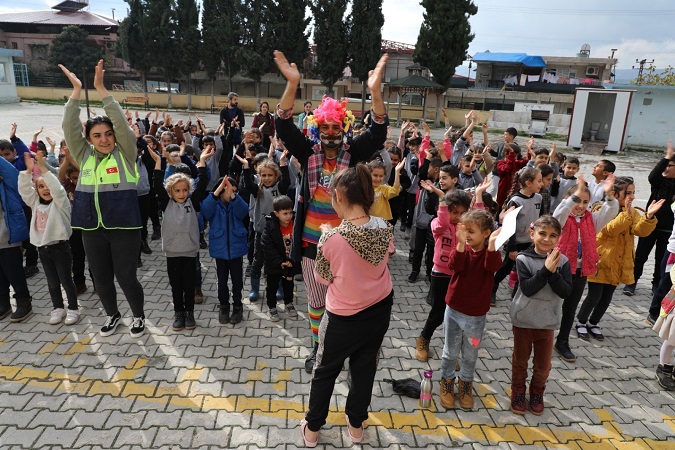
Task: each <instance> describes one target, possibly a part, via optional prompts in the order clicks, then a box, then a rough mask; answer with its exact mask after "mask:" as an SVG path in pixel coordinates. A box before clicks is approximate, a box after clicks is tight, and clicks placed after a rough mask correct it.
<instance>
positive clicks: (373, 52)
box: [349, 0, 384, 117]
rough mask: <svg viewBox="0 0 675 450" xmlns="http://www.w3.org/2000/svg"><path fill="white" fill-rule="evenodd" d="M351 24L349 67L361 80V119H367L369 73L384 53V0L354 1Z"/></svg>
mask: <svg viewBox="0 0 675 450" xmlns="http://www.w3.org/2000/svg"><path fill="white" fill-rule="evenodd" d="M349 22H350V23H351V27H350V30H349V52H350V54H349V58H350V60H351V62H350V63H349V67H350V68H351V70H352V75H354V76H355V77H357V78H358V79H359V80H361V117H365V109H366V81H367V80H368V72H369V71H370V70H372V69H373V68H374V67H375V65H376V64H377V61H378V60H379V59H380V54H381V52H382V26H383V25H384V15H383V14H382V0H354V4H353V5H352V13H351V17H350V20H349Z"/></svg>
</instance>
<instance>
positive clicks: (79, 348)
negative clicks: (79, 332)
mask: <svg viewBox="0 0 675 450" xmlns="http://www.w3.org/2000/svg"><path fill="white" fill-rule="evenodd" d="M90 342H91V338H82V339H80V340H79V341H77V342H75V343H74V344H73V345H72V346H71V347H70V348H69V349H68V350H67V351H66V353H64V355H63V356H65V357H66V358H70V357H72V356H74V355H77V354H79V353H82V352H83V351H85V350H86V349H87V346H88V345H89V343H90Z"/></svg>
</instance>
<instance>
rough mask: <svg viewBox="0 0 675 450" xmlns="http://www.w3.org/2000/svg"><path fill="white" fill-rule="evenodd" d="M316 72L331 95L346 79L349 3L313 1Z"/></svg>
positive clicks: (329, 0)
mask: <svg viewBox="0 0 675 450" xmlns="http://www.w3.org/2000/svg"><path fill="white" fill-rule="evenodd" d="M311 9H312V14H313V15H314V42H315V43H316V58H317V63H316V72H317V73H318V74H319V77H320V78H321V84H323V85H324V86H325V87H326V89H327V90H328V93H329V94H331V95H333V86H335V83H336V82H337V81H338V80H339V79H340V78H342V74H343V73H344V69H345V66H346V65H347V52H348V45H349V44H348V41H347V38H348V33H349V29H348V27H347V24H346V23H345V21H344V17H345V11H346V10H347V0H313V1H312V4H311Z"/></svg>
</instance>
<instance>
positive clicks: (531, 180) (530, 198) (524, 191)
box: [492, 167, 542, 305]
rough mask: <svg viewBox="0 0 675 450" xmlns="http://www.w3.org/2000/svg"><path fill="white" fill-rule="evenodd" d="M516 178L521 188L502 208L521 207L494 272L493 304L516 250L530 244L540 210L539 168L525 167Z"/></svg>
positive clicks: (523, 248) (540, 182)
mask: <svg viewBox="0 0 675 450" xmlns="http://www.w3.org/2000/svg"><path fill="white" fill-rule="evenodd" d="M518 180H519V182H520V185H521V186H522V188H521V189H520V190H519V191H518V192H516V193H515V194H514V195H513V196H512V197H511V199H510V200H508V202H506V206H505V208H504V209H508V208H512V207H514V208H518V207H519V206H522V207H523V208H522V209H521V210H520V211H519V212H518V216H517V217H516V233H515V234H514V235H513V236H511V238H510V239H509V241H508V243H507V247H506V255H505V256H504V262H503V263H502V267H501V269H499V270H498V271H497V273H496V274H495V284H494V287H493V288H492V304H493V305H494V304H495V303H496V301H497V289H498V288H499V283H501V282H502V280H503V279H504V278H506V276H507V275H508V274H509V273H510V272H511V269H512V268H513V265H514V264H515V261H516V256H518V252H520V251H523V250H525V249H526V248H528V247H529V246H530V244H531V242H532V241H531V240H530V238H531V233H530V225H531V224H532V223H533V222H534V221H535V220H537V218H538V217H539V211H540V210H541V195H540V194H539V191H540V190H541V186H542V181H541V172H540V171H539V169H534V168H532V167H528V168H525V169H524V170H523V171H522V172H521V174H520V176H519V178H518Z"/></svg>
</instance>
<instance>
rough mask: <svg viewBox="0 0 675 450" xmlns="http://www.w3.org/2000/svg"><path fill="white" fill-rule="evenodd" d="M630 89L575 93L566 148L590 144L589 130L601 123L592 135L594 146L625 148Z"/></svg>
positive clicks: (614, 150) (618, 149) (611, 148)
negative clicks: (593, 125) (594, 124)
mask: <svg viewBox="0 0 675 450" xmlns="http://www.w3.org/2000/svg"><path fill="white" fill-rule="evenodd" d="M634 92H635V91H633V90H620V89H584V88H579V89H576V90H575V91H574V106H573V108H572V118H571V120H570V128H569V133H568V135H567V145H568V146H570V147H573V148H581V145H582V141H586V142H590V141H591V127H592V124H593V123H594V122H597V123H599V124H600V127H599V130H598V131H597V133H594V139H593V143H594V144H600V143H604V144H605V147H604V150H605V151H609V152H619V151H621V150H623V149H624V148H625V146H626V142H625V141H626V130H627V124H628V112H629V110H630V106H631V100H632V98H633V93H634Z"/></svg>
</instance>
